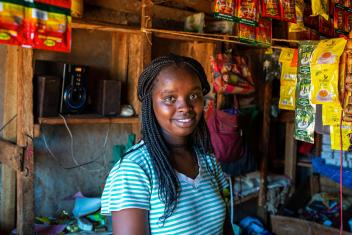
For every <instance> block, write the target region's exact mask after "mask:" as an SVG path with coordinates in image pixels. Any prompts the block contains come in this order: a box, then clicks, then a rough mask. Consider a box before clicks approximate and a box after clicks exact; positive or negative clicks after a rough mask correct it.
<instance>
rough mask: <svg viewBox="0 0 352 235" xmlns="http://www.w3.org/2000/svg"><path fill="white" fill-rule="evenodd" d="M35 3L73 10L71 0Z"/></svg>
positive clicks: (35, 0) (49, 0) (41, 0)
mask: <svg viewBox="0 0 352 235" xmlns="http://www.w3.org/2000/svg"><path fill="white" fill-rule="evenodd" d="M34 2H35V3H44V4H47V5H51V6H56V7H62V8H66V9H71V0H34Z"/></svg>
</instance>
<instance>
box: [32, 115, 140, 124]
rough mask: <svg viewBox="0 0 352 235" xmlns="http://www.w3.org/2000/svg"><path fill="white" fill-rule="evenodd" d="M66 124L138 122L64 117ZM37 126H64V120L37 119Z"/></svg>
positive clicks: (136, 118) (135, 121)
mask: <svg viewBox="0 0 352 235" xmlns="http://www.w3.org/2000/svg"><path fill="white" fill-rule="evenodd" d="M65 119H66V122H67V124H69V125H80V124H108V123H113V124H135V123H138V122H139V119H138V117H117V118H108V117H105V118H103V117H101V118H97V117H84V116H80V115H79V116H72V117H66V118H65ZM38 120H39V124H41V125H43V124H45V125H64V124H65V123H64V120H63V119H62V118H60V117H51V118H39V119H38Z"/></svg>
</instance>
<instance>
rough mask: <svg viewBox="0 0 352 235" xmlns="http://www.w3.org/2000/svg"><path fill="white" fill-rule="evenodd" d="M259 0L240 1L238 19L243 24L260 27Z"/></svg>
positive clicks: (238, 3)
mask: <svg viewBox="0 0 352 235" xmlns="http://www.w3.org/2000/svg"><path fill="white" fill-rule="evenodd" d="M258 12H259V11H258V0H238V2H237V18H238V19H239V22H240V23H242V24H247V25H251V26H257V25H258Z"/></svg>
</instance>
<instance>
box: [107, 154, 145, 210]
mask: <svg viewBox="0 0 352 235" xmlns="http://www.w3.org/2000/svg"><path fill="white" fill-rule="evenodd" d="M150 193H151V186H150V180H149V178H148V176H147V175H146V173H145V171H144V170H143V169H142V168H141V167H140V166H139V165H138V164H137V163H135V162H134V161H132V160H130V159H128V158H124V159H123V160H122V162H120V163H118V164H116V165H115V166H114V167H113V169H112V170H111V172H110V174H109V176H108V178H107V180H106V184H105V188H104V191H103V195H102V200H101V213H102V214H105V215H110V214H111V212H113V211H120V210H123V209H127V208H139V209H145V210H149V209H150Z"/></svg>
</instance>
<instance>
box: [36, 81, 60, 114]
mask: <svg viewBox="0 0 352 235" xmlns="http://www.w3.org/2000/svg"><path fill="white" fill-rule="evenodd" d="M35 82H36V90H35V93H36V94H35V97H36V113H37V116H38V117H54V116H58V114H59V106H60V96H61V93H60V91H61V82H62V79H61V78H60V77H57V76H37V77H36V81H35Z"/></svg>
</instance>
